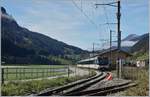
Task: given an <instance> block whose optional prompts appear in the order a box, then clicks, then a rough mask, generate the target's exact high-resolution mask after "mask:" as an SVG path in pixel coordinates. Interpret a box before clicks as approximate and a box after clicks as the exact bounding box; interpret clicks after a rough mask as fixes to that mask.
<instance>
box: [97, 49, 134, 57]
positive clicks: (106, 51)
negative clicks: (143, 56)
mask: <svg viewBox="0 0 150 97" xmlns="http://www.w3.org/2000/svg"><path fill="white" fill-rule="evenodd" d="M117 50H118V49H117V48H112V49H111V51H112V52H113V51H117ZM109 52H110V49H106V50H103V51H101V52H100V53H99V54H97V55H103V54H106V53H109ZM120 52H123V53H126V54H127V55H129V56H132V55H131V54H130V53H128V52H126V51H124V50H123V49H120Z"/></svg>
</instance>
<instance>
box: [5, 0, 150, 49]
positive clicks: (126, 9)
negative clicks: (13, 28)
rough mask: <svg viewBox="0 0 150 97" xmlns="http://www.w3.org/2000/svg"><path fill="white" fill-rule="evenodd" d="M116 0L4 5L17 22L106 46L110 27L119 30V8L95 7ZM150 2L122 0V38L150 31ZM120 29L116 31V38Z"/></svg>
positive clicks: (73, 41)
mask: <svg viewBox="0 0 150 97" xmlns="http://www.w3.org/2000/svg"><path fill="white" fill-rule="evenodd" d="M114 1H115V0H3V1H2V6H3V7H5V9H6V10H7V13H8V14H10V15H12V16H13V18H14V19H15V20H16V21H17V23H18V24H19V25H20V26H22V27H25V28H27V29H29V30H31V31H34V32H38V33H42V34H44V35H47V36H49V37H51V38H54V39H57V40H59V41H63V42H65V43H67V44H69V45H74V46H77V47H80V48H82V49H84V50H92V44H93V43H95V48H96V49H102V48H103V45H104V43H107V42H108V41H109V32H110V29H111V30H113V31H116V29H117V26H116V25H106V23H107V22H109V23H116V22H117V18H116V11H117V8H116V7H111V6H97V7H96V6H95V4H96V3H97V4H98V3H109V2H114ZM148 1H149V0H121V32H122V38H125V37H126V36H128V35H129V34H137V35H142V34H145V33H148ZM115 40H117V32H113V41H115Z"/></svg>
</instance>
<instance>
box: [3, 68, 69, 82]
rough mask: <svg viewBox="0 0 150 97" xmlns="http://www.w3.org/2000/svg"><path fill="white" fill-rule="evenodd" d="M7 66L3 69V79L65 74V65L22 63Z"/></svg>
mask: <svg viewBox="0 0 150 97" xmlns="http://www.w3.org/2000/svg"><path fill="white" fill-rule="evenodd" d="M7 66H8V65H7ZM7 66H6V67H5V68H6V69H4V80H5V81H11V80H23V79H34V78H44V77H51V76H56V75H63V74H67V71H66V70H67V66H66V65H30V66H28V65H24V67H20V66H19V65H18V66H16V67H7ZM9 66H10V65H9ZM62 69H65V70H62ZM56 70H62V71H56Z"/></svg>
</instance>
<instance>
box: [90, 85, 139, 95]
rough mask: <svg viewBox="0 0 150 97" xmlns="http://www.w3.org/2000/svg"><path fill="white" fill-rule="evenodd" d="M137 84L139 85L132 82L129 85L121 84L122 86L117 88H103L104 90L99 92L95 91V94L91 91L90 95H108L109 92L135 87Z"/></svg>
mask: <svg viewBox="0 0 150 97" xmlns="http://www.w3.org/2000/svg"><path fill="white" fill-rule="evenodd" d="M136 85H137V84H136V83H130V84H128V85H123V86H120V87H115V88H112V89H108V90H103V91H100V92H97V93H93V94H92V93H91V94H89V95H88V96H106V95H107V94H110V93H116V92H118V91H122V90H125V89H126V88H129V87H133V86H136Z"/></svg>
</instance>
